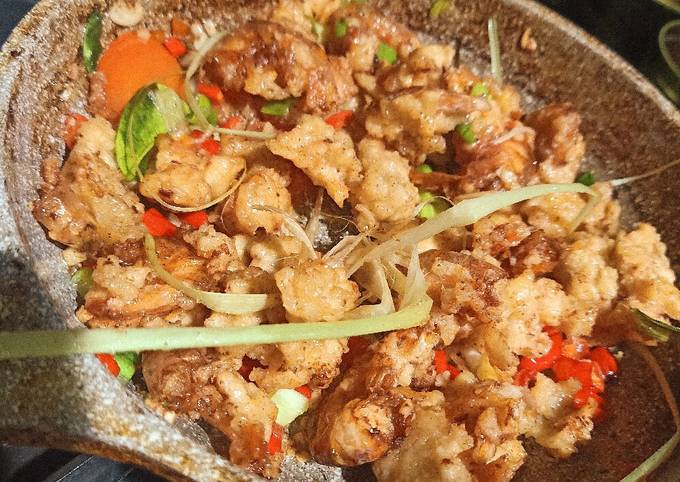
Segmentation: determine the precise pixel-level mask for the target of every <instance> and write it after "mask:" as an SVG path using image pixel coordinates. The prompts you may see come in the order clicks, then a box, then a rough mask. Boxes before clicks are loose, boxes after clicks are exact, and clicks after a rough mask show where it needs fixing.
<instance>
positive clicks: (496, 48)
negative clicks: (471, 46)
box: [487, 18, 503, 84]
mask: <svg viewBox="0 0 680 482" xmlns="http://www.w3.org/2000/svg"><path fill="white" fill-rule="evenodd" d="M487 29H488V32H489V52H490V53H491V75H492V76H493V78H494V79H496V82H498V83H499V84H500V83H501V82H503V65H502V64H501V43H500V39H499V37H498V24H497V23H496V19H495V18H490V19H489V22H488V24H487Z"/></svg>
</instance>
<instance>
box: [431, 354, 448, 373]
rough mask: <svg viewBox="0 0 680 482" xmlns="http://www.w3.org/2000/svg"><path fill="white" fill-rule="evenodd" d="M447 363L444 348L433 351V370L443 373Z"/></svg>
mask: <svg viewBox="0 0 680 482" xmlns="http://www.w3.org/2000/svg"><path fill="white" fill-rule="evenodd" d="M448 365H449V361H448V357H447V356H446V352H445V351H444V350H435V351H434V370H435V371H436V372H437V373H444V372H445V371H446V368H447V367H448Z"/></svg>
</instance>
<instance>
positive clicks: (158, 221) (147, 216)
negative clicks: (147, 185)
mask: <svg viewBox="0 0 680 482" xmlns="http://www.w3.org/2000/svg"><path fill="white" fill-rule="evenodd" d="M142 221H143V222H144V226H146V229H148V230H149V232H150V233H151V235H152V236H172V235H173V234H175V231H176V230H177V227H176V226H175V225H174V224H172V223H171V222H170V221H169V220H168V218H166V217H165V216H163V214H161V212H160V211H159V210H158V209H156V208H151V209H147V210H146V211H145V212H144V216H142Z"/></svg>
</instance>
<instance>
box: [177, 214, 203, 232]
mask: <svg viewBox="0 0 680 482" xmlns="http://www.w3.org/2000/svg"><path fill="white" fill-rule="evenodd" d="M178 216H179V218H180V219H181V220H182V222H184V223H187V224H188V225H189V226H191V227H192V228H195V229H198V228H200V227H201V226H203V225H204V224H205V223H207V222H208V213H206V212H205V211H194V212H191V213H179V214H178Z"/></svg>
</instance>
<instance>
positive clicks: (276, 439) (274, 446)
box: [267, 423, 283, 455]
mask: <svg viewBox="0 0 680 482" xmlns="http://www.w3.org/2000/svg"><path fill="white" fill-rule="evenodd" d="M282 441H283V427H282V426H281V425H279V424H278V423H275V424H274V425H272V434H271V436H270V437H269V443H268V444H267V451H268V452H269V455H276V454H278V453H279V452H281V445H282Z"/></svg>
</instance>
